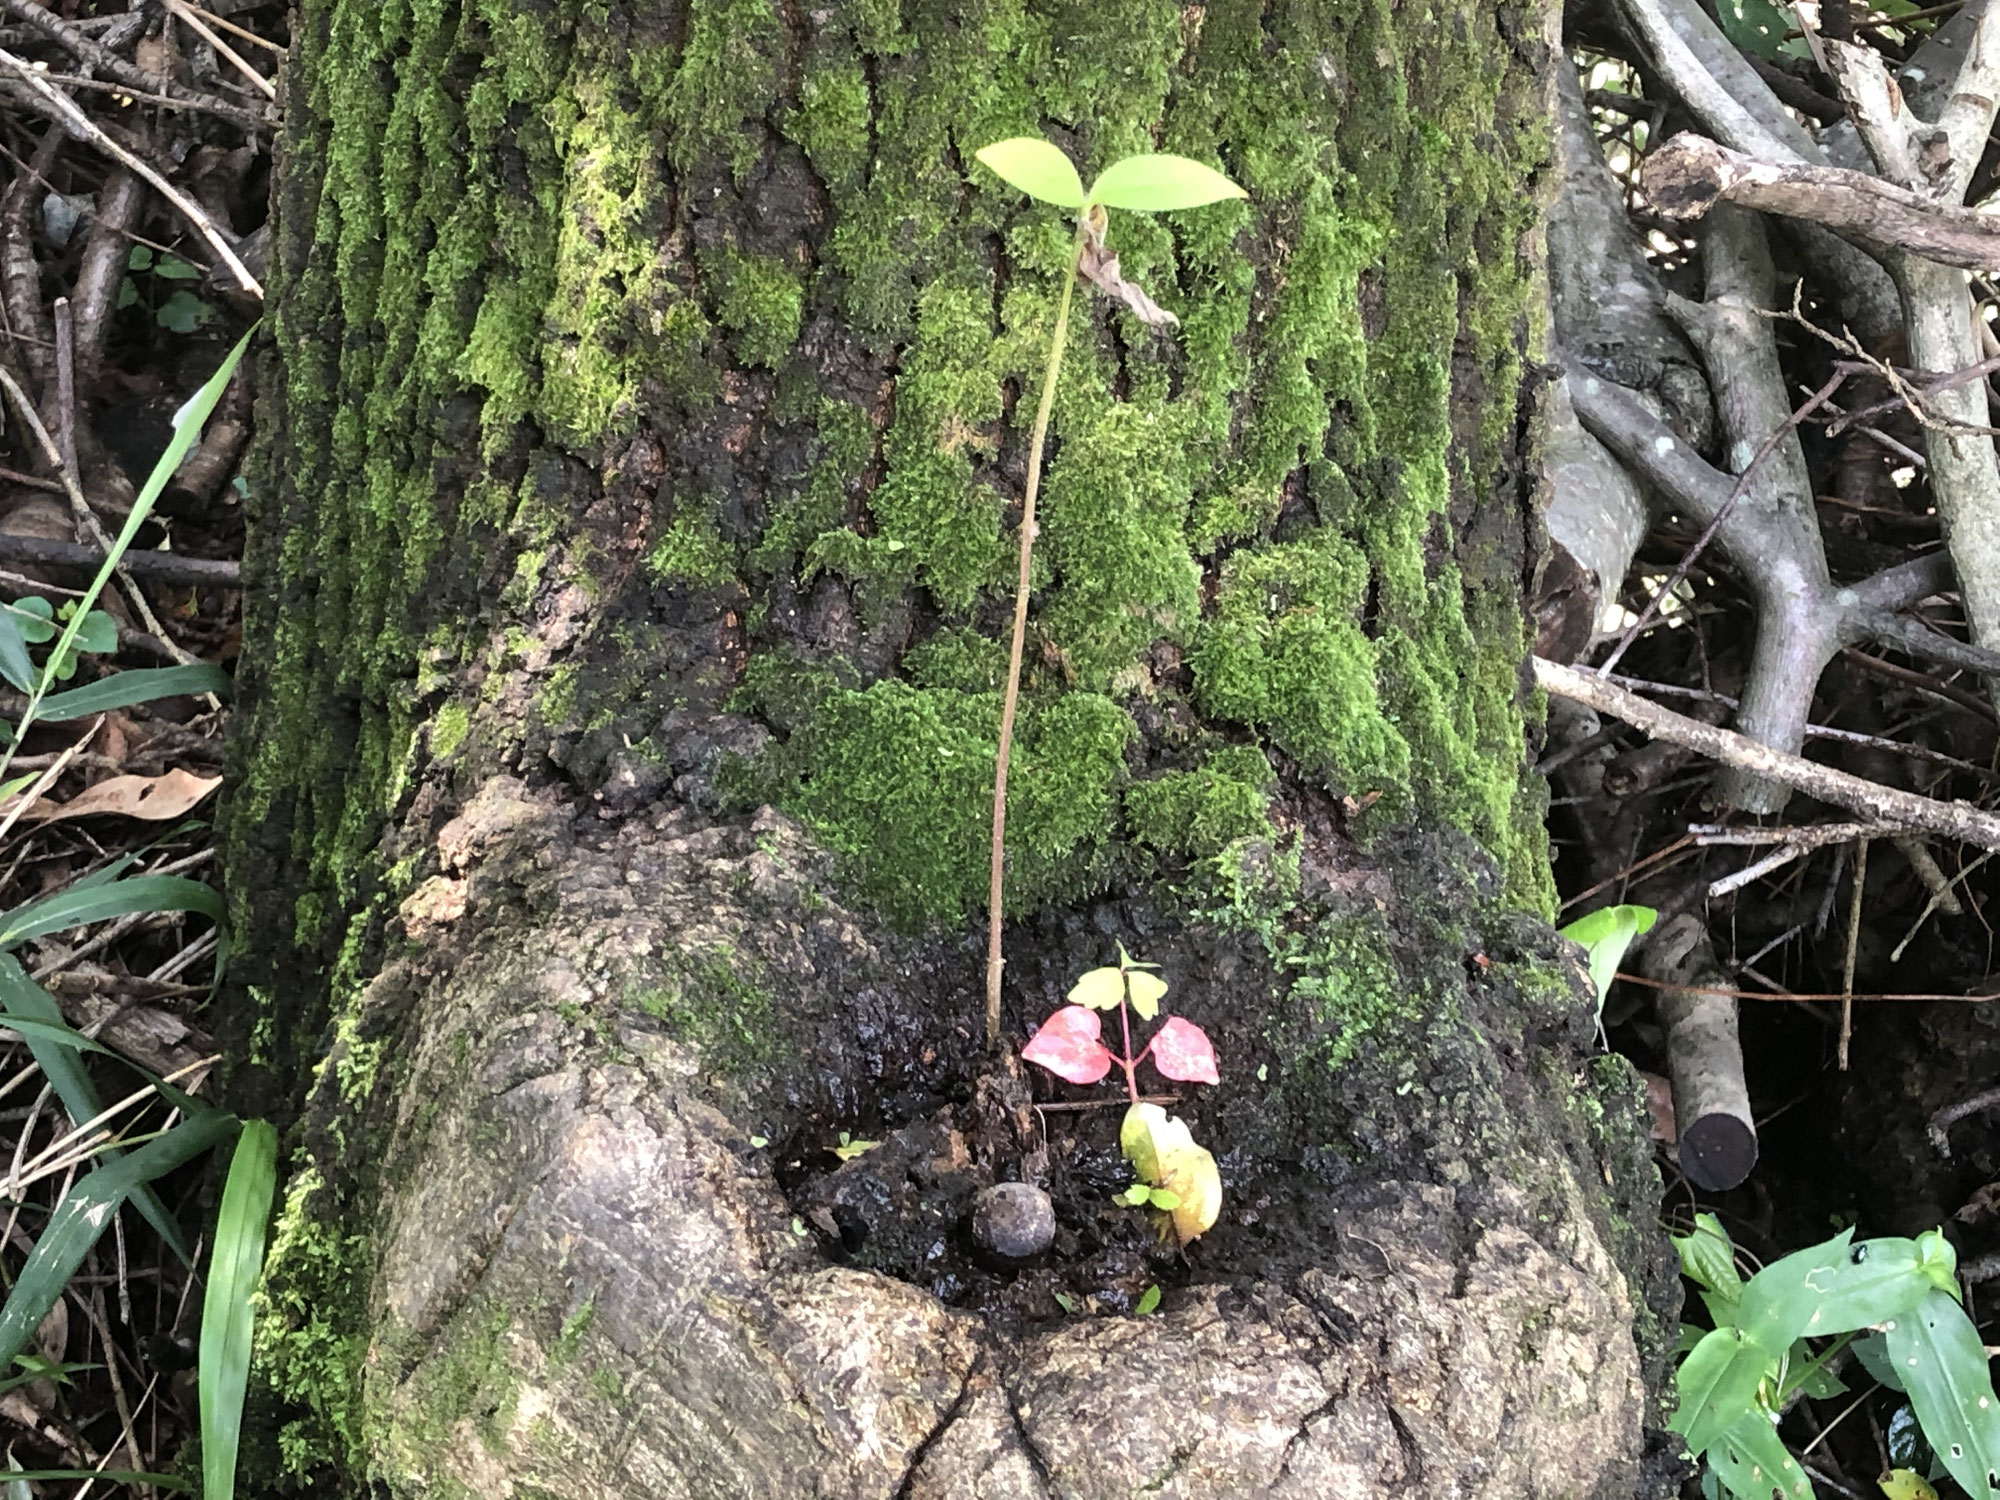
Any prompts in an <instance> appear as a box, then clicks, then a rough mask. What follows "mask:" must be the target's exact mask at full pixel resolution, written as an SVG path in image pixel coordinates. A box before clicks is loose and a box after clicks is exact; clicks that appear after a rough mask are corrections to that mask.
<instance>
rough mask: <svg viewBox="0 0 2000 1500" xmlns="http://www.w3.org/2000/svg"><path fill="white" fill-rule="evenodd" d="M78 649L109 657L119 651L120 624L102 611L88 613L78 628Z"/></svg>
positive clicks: (96, 610) (95, 610) (94, 610)
mask: <svg viewBox="0 0 2000 1500" xmlns="http://www.w3.org/2000/svg"><path fill="white" fill-rule="evenodd" d="M76 649H77V650H79V651H88V652H90V653H91V654H92V655H94V656H109V655H110V654H111V653H112V652H114V651H116V650H117V649H118V622H117V621H116V620H114V619H112V618H111V616H109V615H107V614H106V613H105V612H104V611H103V610H101V609H93V610H88V611H86V612H85V613H84V616H83V622H82V623H81V624H80V625H78V626H77V633H76Z"/></svg>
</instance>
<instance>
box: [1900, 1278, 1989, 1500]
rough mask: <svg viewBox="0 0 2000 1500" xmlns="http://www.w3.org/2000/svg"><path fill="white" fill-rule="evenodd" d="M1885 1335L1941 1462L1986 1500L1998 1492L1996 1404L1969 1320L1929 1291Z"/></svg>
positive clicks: (1945, 1295) (1948, 1300)
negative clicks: (1996, 1490) (1995, 1491)
mask: <svg viewBox="0 0 2000 1500" xmlns="http://www.w3.org/2000/svg"><path fill="white" fill-rule="evenodd" d="M1882 1334H1883V1346H1884V1348H1885V1349H1886V1351H1887V1352H1888V1355H1889V1362H1890V1363H1891V1364H1892V1365H1893V1366H1894V1367H1895V1370H1896V1373H1897V1374H1898V1375H1900V1376H1901V1377H1902V1379H1903V1388H1904V1389H1905V1390H1906V1391H1908V1392H1909V1396H1910V1406H1911V1408H1912V1409H1913V1410H1914V1411H1915V1412H1916V1414H1917V1420H1918V1421H1919V1422H1920V1423H1922V1424H1923V1429H1924V1436H1925V1438H1926V1439H1928V1440H1929V1442H1930V1445H1931V1451H1932V1452H1933V1453H1934V1454H1936V1455H1937V1460H1938V1462H1939V1463H1941V1464H1943V1465H1944V1467H1945V1471H1946V1472H1947V1473H1949V1474H1950V1475H1951V1477H1952V1478H1953V1479H1956V1480H1957V1481H1958V1482H1959V1484H1960V1485H1961V1486H1963V1487H1964V1489H1965V1492H1966V1493H1967V1494H1968V1495H1971V1496H1973V1497H1974V1500H1988V1497H1989V1496H1991V1495H1992V1493H1993V1492H1994V1490H1995V1489H1997V1488H2000V1402H1996V1401H1995V1398H1994V1394H1993V1379H1992V1376H1991V1374H1990V1373H1989V1372H1988V1370H1987V1368H1986V1347H1985V1344H1984V1343H1983V1342H1982V1341H1981V1339H1980V1337H1979V1330H1978V1329H1977V1328H1975V1327H1973V1325H1972V1319H1970V1318H1969V1317H1967V1316H1966V1314H1965V1309H1964V1308H1962V1307H1960V1306H1959V1305H1958V1303H1957V1302H1956V1301H1954V1300H1953V1299H1952V1297H1951V1295H1950V1294H1949V1293H1948V1292H1942V1291H1939V1290H1938V1289H1937V1288H1935V1287H1932V1288H1931V1289H1930V1290H1929V1291H1928V1292H1926V1293H1925V1295H1924V1299H1923V1301H1922V1302H1920V1303H1918V1304H1917V1306H1916V1307H1915V1308H1914V1309H1913V1310H1912V1311H1910V1312H1908V1313H1905V1314H1904V1315H1903V1316H1901V1317H1898V1318H1893V1319H1891V1320H1890V1321H1889V1323H1888V1324H1887V1325H1886V1326H1885V1327H1884V1328H1883V1330H1882Z"/></svg>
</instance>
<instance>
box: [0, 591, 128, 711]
mask: <svg viewBox="0 0 2000 1500" xmlns="http://www.w3.org/2000/svg"><path fill="white" fill-rule="evenodd" d="M75 613H76V606H75V605H74V604H65V605H64V606H63V607H62V611H61V613H60V614H58V613H57V611H56V608H55V606H54V605H52V604H50V603H49V601H48V600H46V599H43V598H41V597H39V596H37V595H32V594H31V595H30V596H29V597H27V598H25V599H18V600H16V601H15V602H14V603H12V604H0V677H4V678H6V679H7V681H8V682H9V683H11V684H12V685H13V686H14V687H16V688H18V689H19V690H20V691H21V692H24V693H32V692H33V691H34V690H35V681H36V679H37V678H38V677H39V676H40V673H39V672H38V671H37V670H36V668H35V664H34V663H33V662H32V661H31V660H29V658H28V648H29V647H30V646H39V645H41V644H42V643H43V642H45V641H51V640H54V639H55V634H56V622H57V621H58V620H61V621H63V622H64V623H65V624H66V623H68V621H69V620H70V618H71V617H72V616H74V615H75ZM117 649H118V622H117V621H116V620H114V619H112V618H111V616H109V615H107V614H106V613H105V612H104V611H103V610H101V609H92V610H86V611H84V615H83V618H82V620H81V621H79V622H78V624H77V630H76V638H75V640H74V641H72V642H71V643H70V645H69V647H68V648H67V649H65V650H64V651H62V652H61V653H60V654H59V655H57V656H55V657H53V658H52V659H51V660H50V662H49V666H48V671H49V674H50V675H51V676H52V677H53V678H55V679H56V680H57V681H59V682H68V681H69V680H70V678H72V677H74V676H75V675H76V658H77V653H78V652H79V651H89V652H92V653H94V654H96V655H99V656H108V655H110V654H111V653H112V652H114V651H116V650H117Z"/></svg>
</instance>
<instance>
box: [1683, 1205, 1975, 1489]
mask: <svg viewBox="0 0 2000 1500" xmlns="http://www.w3.org/2000/svg"><path fill="white" fill-rule="evenodd" d="M1674 1248H1675V1249H1676V1250H1678V1251H1679V1252H1680V1258H1681V1270H1682V1272H1683V1274H1685V1275H1686V1276H1687V1277H1688V1279H1689V1280H1691V1281H1692V1282H1694V1284H1695V1286H1696V1288H1697V1290H1698V1291H1699V1292H1700V1294H1701V1299H1702V1301H1703V1303H1704V1304H1705V1305H1706V1306H1707V1308H1708V1312H1709V1316H1710V1318H1711V1319H1712V1320H1713V1321H1714V1323H1715V1327H1714V1328H1713V1329H1710V1330H1709V1331H1707V1332H1703V1331H1702V1330H1700V1329H1697V1328H1690V1327H1687V1326H1685V1325H1684V1326H1683V1327H1682V1330H1681V1342H1682V1348H1683V1356H1682V1359H1681V1364H1680V1369H1679V1372H1678V1374H1677V1376H1676V1384H1677V1386H1678V1388H1679V1394H1680V1405H1679V1409H1678V1410H1677V1411H1676V1412H1675V1413H1674V1417H1673V1420H1672V1422H1671V1423H1669V1424H1668V1425H1669V1426H1670V1427H1671V1428H1672V1429H1673V1430H1674V1431H1675V1432H1678V1433H1680V1434H1681V1436H1682V1438H1683V1439H1684V1440H1685V1442H1686V1443H1687V1447H1688V1451H1689V1452H1690V1453H1691V1454H1693V1455H1694V1456H1695V1457H1697V1458H1701V1459H1704V1460H1705V1461H1706V1462H1707V1464H1708V1467H1709V1470H1710V1472H1711V1473H1712V1474H1713V1475H1714V1476H1715V1479H1716V1480H1718V1481H1719V1482H1720V1483H1721V1485H1722V1486H1723V1487H1724V1488H1725V1489H1727V1490H1728V1491H1729V1492H1730V1493H1731V1494H1733V1495H1737V1496H1740V1497H1742V1500H1771V1496H1772V1494H1773V1493H1774V1492H1776V1493H1779V1494H1782V1495H1783V1496H1785V1497H1786V1500H1794V1497H1801V1496H1809V1495H1812V1494H1813V1493H1814V1491H1813V1488H1812V1482H1811V1480H1810V1479H1808V1478H1807V1477H1806V1472H1805V1470H1804V1469H1803V1468H1802V1467H1801V1466H1800V1464H1799V1462H1798V1460H1797V1459H1795V1458H1793V1457H1792V1455H1791V1454H1790V1453H1789V1452H1788V1451H1786V1449H1785V1446H1784V1443H1783V1442H1782V1441H1781V1440H1780V1439H1779V1437H1778V1433H1777V1427H1776V1423H1777V1419H1778V1414H1779V1413H1781V1412H1782V1411H1783V1410H1784V1407H1785V1404H1786V1401H1787V1400H1788V1399H1789V1398H1790V1396H1791V1394H1792V1393H1793V1392H1794V1391H1796V1390H1799V1389H1804V1390H1805V1391H1806V1393H1807V1394H1809V1395H1814V1396H1830V1395H1835V1394H1838V1393H1839V1392H1840V1391H1841V1390H1842V1389H1844V1387H1842V1386H1841V1384H1840V1383H1839V1381H1837V1380H1836V1379H1834V1377H1833V1376H1831V1375H1830V1374H1828V1373H1827V1370H1826V1368H1825V1367H1826V1364H1827V1361H1828V1360H1829V1359H1831V1358H1832V1356H1833V1355H1834V1353H1836V1352H1837V1351H1838V1350H1839V1349H1841V1348H1842V1347H1844V1346H1846V1345H1847V1344H1848V1343H1849V1342H1850V1341H1855V1335H1856V1334H1858V1333H1862V1332H1863V1331H1865V1330H1872V1331H1871V1332H1869V1333H1868V1336H1867V1337H1866V1338H1863V1339H1860V1340H1858V1341H1855V1353H1856V1356H1857V1357H1858V1358H1859V1359H1860V1361H1861V1363H1862V1365H1863V1366H1864V1367H1865V1368H1866V1369H1868V1370H1869V1372H1870V1373H1871V1374H1874V1375H1875V1376H1876V1377H1877V1378H1878V1379H1880V1380H1882V1382H1883V1383H1884V1384H1885V1385H1889V1386H1890V1387H1891V1388H1892V1389H1896V1390H1905V1391H1907V1393H1908V1395H1909V1398H1910V1408H1911V1410H1912V1412H1913V1413H1914V1415H1915V1418H1916V1421H1917V1423H1918V1424H1919V1425H1920V1426H1921V1427H1922V1429H1923V1433H1924V1436H1925V1437H1926V1438H1927V1439H1928V1440H1929V1443H1930V1446H1931V1449H1932V1451H1933V1452H1934V1453H1935V1454H1936V1455H1937V1459H1938V1462H1939V1463H1941V1464H1942V1465H1943V1466H1944V1469H1945V1471H1946V1472H1948V1473H1949V1474H1950V1475H1951V1477H1952V1478H1953V1479H1955V1480H1957V1481H1958V1483H1959V1484H1960V1485H1962V1486H1963V1487H1964V1489H1965V1492H1966V1493H1967V1494H1968V1495H1972V1496H1974V1497H1976V1500H1990V1497H1991V1496H1993V1495H1994V1494H1995V1492H1996V1491H2000V1402H1996V1401H1995V1398H1994V1393H1993V1382H1992V1378H1991V1375H1990V1374H1989V1372H1988V1370H1987V1365H1986V1350H1985V1347H1984V1345H1983V1344H1982V1342H1981V1340H1980V1336H1979V1331H1978V1329H1977V1328H1975V1327H1974V1326H1973V1323H1972V1319H1971V1318H1969V1317H1968V1316H1967V1315H1966V1312H1965V1309H1964V1308H1963V1307H1961V1306H1960V1305H1959V1300H1958V1298H1959V1290H1958V1279H1957V1271H1958V1259H1957V1255H1956V1253H1955V1252H1954V1251H1953V1250H1952V1248H1951V1245H1950V1243H1949V1242H1947V1241H1946V1239H1945V1237H1944V1236H1943V1235H1942V1234H1940V1233H1939V1232H1937V1231H1936V1230H1930V1231H1927V1232H1926V1233H1924V1234H1921V1235H1918V1236H1917V1237H1916V1238H1915V1239H1913V1240H1908V1239H1888V1238H1885V1239H1873V1240H1863V1241H1861V1242H1860V1243H1858V1244H1857V1243H1855V1242H1854V1231H1853V1230H1852V1229H1847V1230H1843V1231H1842V1232H1841V1233H1839V1234H1837V1235H1835V1236H1834V1237H1833V1238H1832V1239H1830V1240H1827V1241H1825V1242H1823V1243H1821V1244H1818V1245H1814V1246H1812V1247H1811V1248H1810V1249H1806V1250H1800V1251H1797V1252H1796V1253H1794V1254H1791V1255H1788V1256H1786V1257H1785V1258H1784V1259H1782V1260H1778V1261H1774V1262H1772V1263H1771V1264H1770V1265H1768V1266H1766V1267H1765V1268H1764V1269H1763V1270H1761V1271H1759V1272H1757V1274H1756V1275H1754V1276H1752V1277H1751V1278H1750V1279H1749V1280H1748V1281H1745V1280H1744V1279H1743V1278H1742V1277H1741V1276H1740V1275H1739V1274H1738V1272H1737V1270H1736V1263H1735V1251H1734V1249H1733V1247H1732V1246H1731V1245H1730V1243H1729V1236H1728V1234H1727V1233H1726V1232H1725V1231H1724V1229H1723V1228H1722V1225H1721V1224H1720V1223H1719V1222H1718V1221H1717V1220H1716V1219H1715V1217H1714V1216H1713V1215H1711V1214H1698V1215H1696V1217H1695V1230H1694V1233H1692V1234H1689V1235H1677V1236H1675V1237H1674ZM1812 1339H1827V1340H1831V1342H1830V1343H1827V1344H1825V1345H1824V1346H1823V1347H1822V1348H1821V1349H1820V1350H1819V1351H1818V1352H1817V1353H1815V1352H1814V1351H1813V1348H1812V1346H1811V1344H1810V1343H1809V1340H1812ZM1905 1493H1920V1492H1919V1491H1914V1490H1910V1489H1909V1488H1908V1487H1907V1486H1905Z"/></svg>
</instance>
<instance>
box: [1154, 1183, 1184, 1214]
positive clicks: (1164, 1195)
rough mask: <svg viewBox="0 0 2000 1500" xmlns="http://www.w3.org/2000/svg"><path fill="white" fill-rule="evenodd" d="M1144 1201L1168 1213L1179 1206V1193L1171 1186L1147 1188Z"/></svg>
mask: <svg viewBox="0 0 2000 1500" xmlns="http://www.w3.org/2000/svg"><path fill="white" fill-rule="evenodd" d="M1146 1201H1147V1202H1149V1203H1151V1204H1152V1205H1153V1207H1155V1208H1161V1209H1165V1210H1166V1211H1167V1212H1168V1213H1172V1212H1173V1211H1174V1210H1175V1209H1177V1208H1179V1207H1180V1206H1181V1195H1180V1194H1179V1193H1177V1192H1175V1191H1174V1190H1173V1189H1172V1188H1148V1189H1146Z"/></svg>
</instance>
